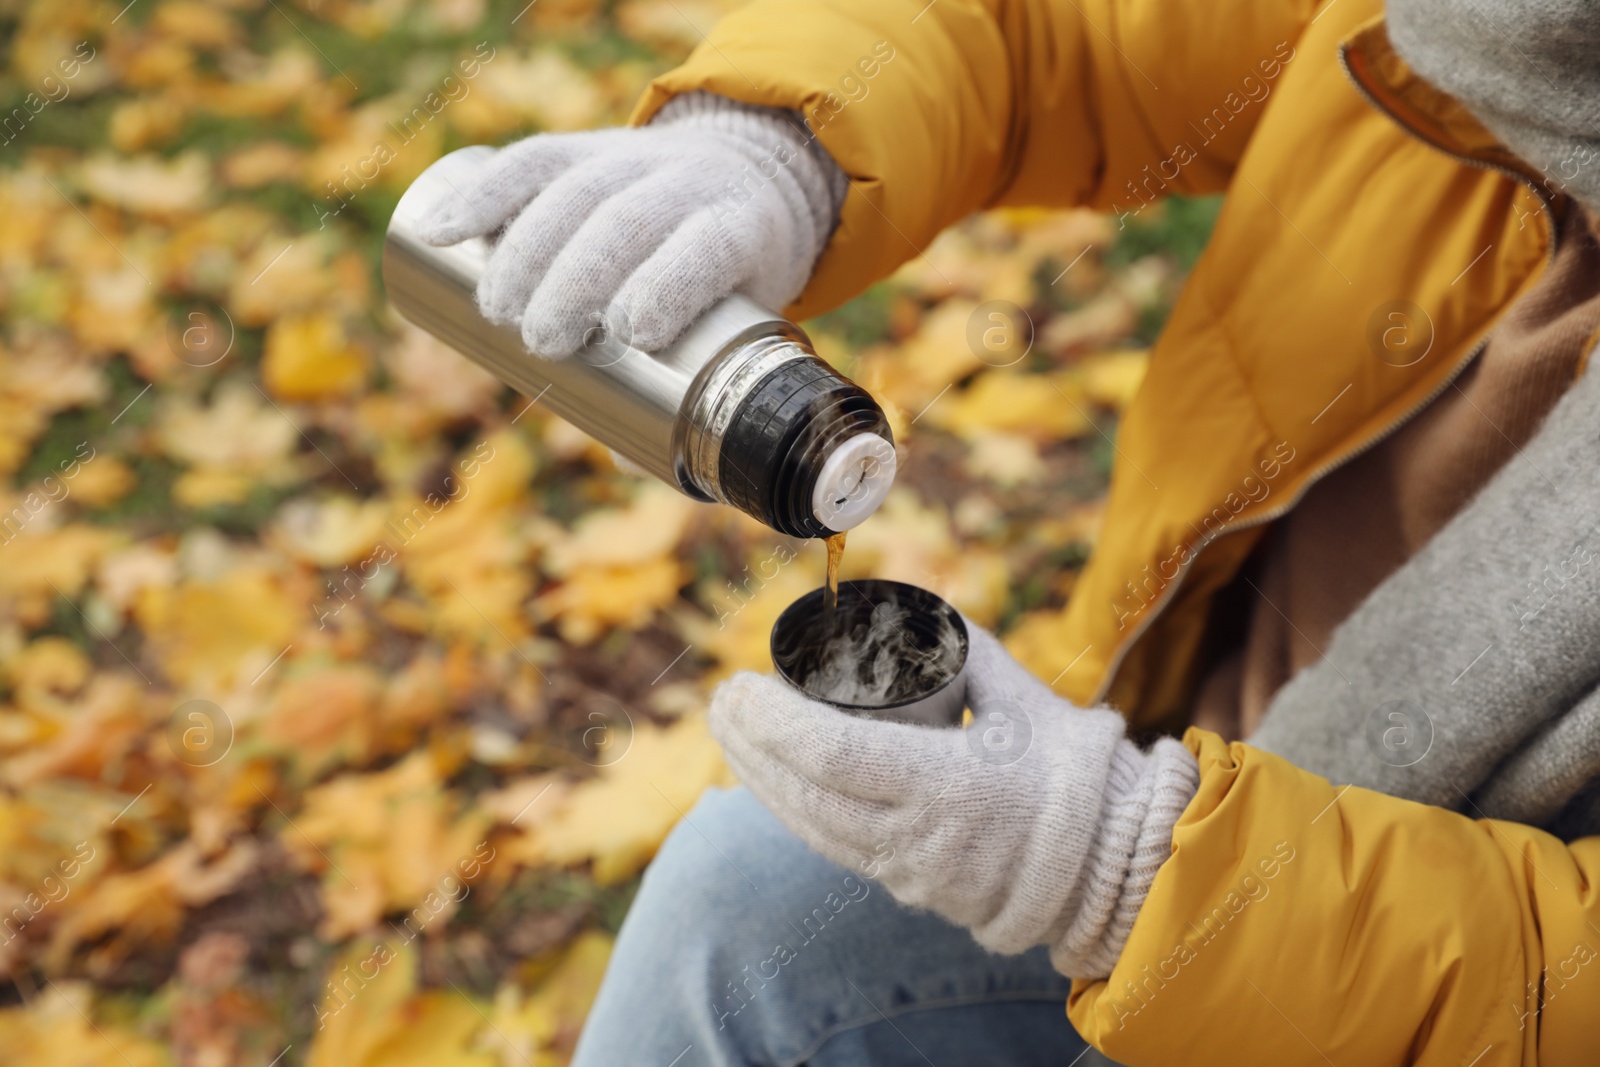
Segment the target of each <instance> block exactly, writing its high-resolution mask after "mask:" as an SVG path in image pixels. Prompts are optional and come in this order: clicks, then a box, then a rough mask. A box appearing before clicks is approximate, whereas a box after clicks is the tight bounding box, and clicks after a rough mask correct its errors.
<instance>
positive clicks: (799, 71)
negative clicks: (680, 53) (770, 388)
mask: <svg viewBox="0 0 1600 1067" xmlns="http://www.w3.org/2000/svg"><path fill="white" fill-rule="evenodd" d="M1316 7H1317V4H1316V2H1315V0H1225V3H1224V4H1223V5H1221V7H1220V8H1219V7H1218V5H1214V4H1199V3H1173V2H1171V0H935V2H933V3H929V2H928V0H756V2H754V3H751V4H749V5H747V6H745V7H742V8H739V9H738V10H736V11H734V12H732V13H731V14H729V15H728V16H727V17H726V18H724V19H723V20H722V21H721V22H719V23H718V24H717V25H716V26H715V27H714V28H713V29H712V30H711V31H710V32H709V33H708V34H707V35H706V38H705V40H704V41H703V42H702V43H701V45H700V46H699V47H697V48H696V49H695V50H694V52H693V53H692V54H691V55H690V56H689V58H688V60H687V61H686V62H685V63H684V64H683V65H682V66H680V67H678V68H677V69H675V70H672V71H669V72H668V73H666V74H664V75H662V76H661V77H659V78H657V79H656V80H655V81H654V82H653V83H652V84H651V86H650V88H649V90H648V91H647V92H646V93H645V95H644V98H643V99H642V100H641V101H640V102H639V105H638V107H637V108H636V109H635V111H634V115H633V121H634V122H635V123H644V122H647V121H649V120H650V118H651V116H653V115H654V114H655V113H656V111H657V110H659V109H660V108H661V107H662V106H663V105H664V104H665V103H666V102H667V101H668V100H670V99H671V98H673V97H674V96H677V95H680V94H683V93H688V92H693V91H695V90H707V91H709V92H713V93H716V94H717V95H719V96H723V97H726V98H728V99H731V100H738V101H741V102H743V103H746V104H754V105H760V106H765V107H775V108H784V109H790V110H794V111H798V112H799V113H800V114H801V115H803V116H804V118H805V120H806V123H807V124H808V125H809V127H810V129H811V132H812V133H813V134H814V135H815V136H816V137H817V138H818V139H819V140H820V141H821V142H822V144H823V145H824V147H825V148H826V149H827V151H828V154H829V155H830V156H831V157H832V158H833V159H834V160H836V161H837V162H838V164H839V166H840V167H841V168H842V169H843V170H844V172H845V173H846V174H847V175H849V176H850V179H851V186H852V192H851V195H850V196H849V197H848V198H847V199H846V202H845V205H844V210H843V212H842V215H841V219H840V224H839V228H838V230H837V232H836V233H835V234H834V238H833V241H832V242H831V243H830V245H829V248H828V250H827V251H826V252H824V254H823V256H822V259H821V261H820V262H819V263H818V266H817V271H816V274H815V275H814V276H813V278H812V280H811V283H810V285H809V286H808V287H807V288H806V291H805V292H804V293H802V294H801V296H800V298H799V300H798V301H797V302H796V303H795V304H794V305H793V306H792V307H791V308H790V309H789V310H790V314H791V315H795V316H798V317H805V316H809V315H813V314H816V313H818V312H820V311H824V310H827V309H828V308H830V307H833V306H835V305H837V304H839V303H842V302H843V301H844V300H846V299H848V298H849V297H851V296H853V295H855V294H856V293H857V292H859V291H861V290H862V289H864V288H865V287H866V286H867V285H869V284H870V283H871V282H873V281H875V280H877V279H879V278H882V277H884V276H885V275H887V274H888V273H889V272H890V271H892V270H893V269H894V268H895V267H897V266H898V265H899V264H900V263H902V262H904V261H905V260H907V259H910V258H911V257H913V256H915V255H917V254H919V253H920V252H921V251H922V250H923V249H925V248H926V247H927V246H928V244H929V242H930V241H932V239H933V237H934V235H935V234H937V233H938V232H939V231H940V230H941V229H943V228H944V227H945V226H947V225H949V224H950V223H952V222H954V221H955V220H957V219H960V218H962V217H963V216H965V215H967V214H969V213H971V212H972V211H975V210H977V209H980V208H984V207H989V206H993V205H1006V204H1013V205H1018V204H1027V205H1044V206H1069V205H1087V206H1092V207H1097V208H1101V209H1109V208H1110V207H1112V206H1113V205H1114V204H1115V203H1117V202H1118V201H1119V198H1121V199H1126V198H1127V196H1128V195H1129V192H1128V187H1129V185H1130V183H1134V182H1142V181H1156V183H1157V184H1158V185H1159V187H1160V188H1161V189H1163V190H1170V191H1172V192H1179V193H1200V192H1218V191H1221V190H1222V189H1224V188H1225V187H1226V186H1227V183H1228V179H1229V177H1230V176H1231V174H1232V172H1233V167H1234V165H1235V164H1236V163H1237V162H1238V160H1239V157H1240V156H1241V155H1242V154H1243V152H1244V148H1245V145H1246V144H1247V143H1248V141H1249V138H1250V134H1251V132H1252V131H1253V129H1254V126H1255V122H1256V119H1257V118H1258V117H1259V113H1260V110H1261V109H1259V108H1256V109H1248V110H1247V111H1246V113H1245V114H1244V115H1243V116H1242V117H1241V118H1240V120H1239V121H1237V122H1233V123H1230V124H1229V125H1228V126H1227V128H1226V130H1224V131H1223V132H1222V134H1221V135H1219V136H1217V137H1216V138H1214V139H1210V140H1207V141H1206V142H1205V144H1204V145H1203V146H1202V147H1200V148H1199V149H1198V151H1197V152H1196V153H1194V154H1193V156H1192V158H1191V157H1190V156H1185V157H1184V159H1183V161H1182V163H1181V164H1178V163H1176V162H1175V160H1174V159H1173V158H1172V157H1173V153H1174V148H1175V146H1176V145H1178V144H1180V143H1183V142H1185V141H1188V140H1192V139H1193V137H1194V135H1193V133H1192V130H1191V129H1190V127H1189V123H1190V122H1192V121H1195V120H1196V119H1197V117H1200V116H1203V115H1204V114H1205V113H1206V112H1205V109H1206V108H1207V107H1210V106H1212V105H1214V104H1220V103H1221V102H1223V101H1227V100H1230V99H1239V98H1241V94H1248V93H1252V92H1254V91H1257V90H1259V88H1260V87H1261V85H1262V84H1263V82H1264V81H1270V80H1271V78H1272V77H1273V76H1275V74H1276V72H1277V71H1278V70H1281V69H1282V66H1283V64H1285V63H1287V62H1288V61H1289V60H1291V59H1292V58H1293V56H1294V42H1295V40H1296V39H1297V38H1298V36H1299V34H1300V30H1301V29H1302V27H1303V26H1304V25H1305V24H1306V23H1307V21H1308V20H1310V19H1311V18H1312V16H1313V15H1314V13H1315V10H1316ZM1200 102H1204V103H1203V104H1202V103H1200ZM1163 163H1166V164H1171V165H1172V166H1173V167H1174V168H1175V169H1174V170H1172V171H1171V172H1170V173H1163V175H1162V177H1161V178H1160V179H1153V178H1150V177H1149V175H1151V174H1152V173H1153V171H1152V170H1151V168H1153V167H1157V166H1159V165H1162V164H1163Z"/></svg>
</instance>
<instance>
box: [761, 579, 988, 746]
mask: <svg viewBox="0 0 1600 1067" xmlns="http://www.w3.org/2000/svg"><path fill="white" fill-rule="evenodd" d="M967 643H968V638H967V628H966V624H965V623H964V622H963V621H962V618H961V614H960V613H959V612H957V611H956V610H955V609H954V608H952V607H951V606H950V605H949V604H946V603H945V602H944V601H943V600H941V599H939V598H938V597H937V596H935V595H934V594H932V593H930V592H928V591H927V590H926V589H919V588H917V587H916V586H914V585H907V584H905V583H903V582H890V581H884V580H881V579H868V580H864V581H852V582H841V583H839V605H838V608H837V609H836V610H835V611H833V612H829V611H828V610H827V608H826V607H825V606H824V603H823V590H821V589H817V590H813V591H812V592H810V593H807V594H806V595H805V596H803V597H801V598H800V599H799V600H796V601H795V602H794V603H793V604H791V605H789V607H788V608H787V609H785V610H784V613H783V614H782V615H781V616H779V617H778V621H777V622H776V623H775V624H774V625H773V627H772V660H773V663H774V664H775V665H776V666H777V668H778V673H779V675H780V676H781V677H782V678H783V679H784V680H785V681H787V682H788V683H789V684H790V685H792V686H794V687H795V688H796V689H798V690H800V692H802V693H804V694H806V695H807V696H809V697H812V698H814V699H816V700H822V701H825V702H826V703H829V704H832V705H833V706H835V707H837V708H839V709H841V710H843V711H848V712H852V713H855V714H859V715H866V716H870V717H874V718H884V719H896V720H901V721H907V722H918V723H923V724H926V725H930V726H949V725H954V724H955V723H956V722H958V721H959V720H960V717H961V711H962V708H963V707H964V706H965V698H966V686H965V679H964V671H965V667H966V661H967Z"/></svg>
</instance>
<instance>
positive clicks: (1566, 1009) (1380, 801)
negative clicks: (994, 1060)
mask: <svg viewBox="0 0 1600 1067" xmlns="http://www.w3.org/2000/svg"><path fill="white" fill-rule="evenodd" d="M1184 740H1185V743H1186V744H1187V745H1188V746H1189V748H1190V750H1191V751H1193V752H1194V753H1195V755H1196V757H1197V758H1198V760H1199V763H1200V773H1201V781H1200V791H1199V793H1198V795H1197V796H1196V798H1195V800H1194V801H1193V802H1192V803H1191V804H1190V806H1189V808H1188V809H1187V810H1186V811H1185V812H1184V814H1183V816H1182V818H1181V819H1180V820H1179V822H1178V825H1177V826H1176V828H1175V829H1174V833H1173V853H1172V857H1171V858H1170V859H1169V860H1168V861H1167V863H1166V864H1164V865H1163V866H1162V868H1161V870H1160V872H1159V873H1158V874H1157V876H1156V880H1155V883H1154V885H1153V886H1152V888H1151V891H1150V894H1149V896H1148V897H1147V898H1146V900H1145V903H1144V907H1143V909H1142V910H1141V911H1140V913H1139V917H1138V919H1137V921H1136V922H1135V924H1134V928H1133V932H1132V935H1131V936H1130V938H1129V940H1128V943H1127V946H1126V948H1125V949H1124V950H1123V953H1122V957H1121V959H1120V960H1119V961H1118V963H1117V965H1116V967H1115V969H1114V970H1113V971H1112V973H1111V975H1110V977H1109V978H1108V979H1106V980H1104V981H1096V982H1079V983H1077V984H1076V985H1075V986H1074V988H1073V991H1072V995H1071V999H1070V1001H1069V1003H1068V1014H1069V1015H1070V1016H1071V1018H1072V1021H1073V1022H1074V1023H1075V1024H1076V1025H1077V1027H1078V1028H1079V1030H1080V1031H1081V1032H1082V1033H1083V1034H1084V1036H1085V1037H1087V1038H1088V1039H1089V1040H1090V1041H1091V1042H1093V1043H1094V1044H1095V1045H1096V1046H1097V1047H1098V1048H1100V1049H1102V1050H1103V1051H1104V1052H1105V1053H1106V1054H1107V1055H1109V1056H1111V1057H1113V1058H1114V1059H1116V1060H1117V1061H1118V1062H1121V1063H1125V1064H1128V1065H1130V1067H1141V1065H1146V1064H1148V1065H1152V1067H1154V1065H1168V1064H1175V1063H1184V1064H1189V1065H1191V1067H1195V1065H1205V1064H1218V1065H1223V1064H1226V1065H1229V1067H1243V1065H1254V1064H1272V1065H1279V1064H1335V1065H1345V1064H1349V1065H1352V1067H1354V1065H1360V1067H1382V1065H1388V1064H1393V1065H1400V1064H1416V1065H1422V1067H1434V1065H1437V1067H1445V1065H1450V1067H1468V1065H1471V1067H1503V1065H1508V1064H1514V1065H1520V1067H1534V1065H1539V1067H1568V1065H1571V1067H1579V1065H1584V1064H1594V1063H1600V1011H1597V1010H1596V1005H1597V1004H1600V838H1586V839H1583V840H1580V841H1577V842H1575V843H1573V844H1571V845H1567V844H1563V843H1562V842H1561V841H1559V840H1557V839H1556V838H1554V837H1552V836H1550V835H1549V834H1546V833H1543V832H1541V831H1539V830H1535V829H1532V828H1530V827H1527V826H1522V825H1518V824H1514V823H1505V822H1497V821H1493V820H1488V819H1483V820H1473V819H1470V818H1467V817H1466V816H1463V815H1459V814H1456V813H1453V812H1450V811H1448V810H1445V809H1443V808H1437V807H1428V806H1425V805H1422V804H1416V803H1413V802H1411V801H1406V800H1400V799H1397V798H1395V797H1390V796H1386V795H1384V794H1381V793H1375V792H1370V791H1368V790H1364V789H1358V788H1354V787H1348V786H1346V787H1337V786H1333V785H1330V784H1329V783H1328V782H1327V780H1325V779H1323V778H1319V777H1317V776H1315V775H1313V774H1310V773H1308V772H1305V771H1302V770H1300V769H1298V768H1297V767H1295V766H1294V765H1293V764H1290V763H1288V762H1287V761H1285V760H1283V759H1280V758H1279V757H1277V756H1273V755H1270V754H1268V753H1265V752H1262V751H1261V750H1259V749H1255V748H1252V747H1250V746H1248V745H1244V744H1238V743H1235V744H1226V743H1224V742H1223V741H1222V740H1221V739H1220V738H1218V737H1217V736H1216V735H1214V734H1210V733H1207V732H1204V731H1200V730H1193V729H1191V730H1190V731H1189V733H1188V735H1187V736H1186V737H1185V739H1184Z"/></svg>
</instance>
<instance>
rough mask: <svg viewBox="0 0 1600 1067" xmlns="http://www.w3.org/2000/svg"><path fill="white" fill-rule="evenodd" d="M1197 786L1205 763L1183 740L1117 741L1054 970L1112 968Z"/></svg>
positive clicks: (1080, 973) (1101, 973) (1082, 974)
mask: <svg viewBox="0 0 1600 1067" xmlns="http://www.w3.org/2000/svg"><path fill="white" fill-rule="evenodd" d="M1199 789H1200V765H1199V764H1198V763H1197V762H1196V761H1195V758H1194V756H1193V755H1191V754H1190V752H1189V750H1188V749H1186V748H1184V747H1183V744H1182V743H1181V742H1179V741H1176V740H1174V739H1172V738H1163V739H1161V740H1160V741H1157V742H1156V743H1155V744H1154V745H1153V746H1151V748H1150V750H1149V751H1148V752H1141V751H1140V750H1139V747H1138V746H1137V745H1135V744H1134V743H1133V742H1131V741H1128V740H1123V741H1121V742H1119V743H1118V745H1117V748H1116V751H1115V752H1114V753H1113V754H1112V759H1111V767H1110V771H1109V773H1108V774H1107V776H1106V791H1105V799H1104V802H1103V806H1102V808H1101V814H1100V821H1099V833H1098V834H1097V836H1096V838H1095V842H1094V845H1093V846H1092V848H1091V850H1090V854H1089V858H1088V861H1087V862H1086V863H1085V865H1084V872H1083V877H1082V880H1081V882H1080V887H1079V891H1078V893H1077V894H1076V896H1077V906H1076V907H1075V908H1069V909H1068V911H1067V915H1068V916H1069V917H1070V921H1069V922H1067V923H1066V925H1065V929H1064V930H1062V931H1061V932H1060V934H1059V935H1057V936H1055V937H1054V938H1053V939H1052V942H1051V946H1050V960H1051V963H1052V964H1053V965H1054V966H1055V968H1056V970H1058V971H1060V972H1061V973H1062V974H1065V975H1068V976H1069V977H1072V978H1104V977H1105V976H1107V975H1109V974H1110V973H1111V969H1112V967H1114V966H1115V965H1116V962H1117V959H1118V957H1120V956H1121V955H1122V947H1123V946H1124V945H1125V944H1127V942H1128V934H1129V933H1130V932H1131V931H1132V930H1133V923H1134V920H1135V919H1137V918H1138V916H1139V909H1140V908H1141V907H1142V906H1143V905H1144V900H1145V897H1146V896H1148V895H1149V893H1150V884H1151V883H1152V882H1154V881H1155V877H1156V871H1158V870H1159V869H1160V868H1161V865H1162V864H1163V863H1165V862H1166V861H1167V859H1168V857H1170V856H1171V855H1172V828H1173V827H1174V826H1175V825H1177V822H1178V818H1179V817H1180V816H1181V815H1182V814H1183V812H1184V809H1185V808H1187V807H1188V806H1189V802H1190V801H1191V800H1193V799H1194V796H1195V793H1196V792H1198V791H1199Z"/></svg>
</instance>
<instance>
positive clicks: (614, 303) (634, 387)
mask: <svg viewBox="0 0 1600 1067" xmlns="http://www.w3.org/2000/svg"><path fill="white" fill-rule="evenodd" d="M847 188H848V181H847V179H846V178H845V176H844V174H843V172H841V171H840V170H839V168H838V167H837V166H836V165H835V164H834V163H833V161H832V160H831V159H829V158H828V156H827V154H826V153H825V152H824V151H823V150H822V149H821V148H820V146H818V145H816V144H815V143H814V141H813V140H812V139H811V138H810V136H809V135H808V134H807V132H806V130H805V127H804V125H803V123H801V121H800V119H799V117H798V116H797V115H793V114H790V113H787V112H783V111H778V110H772V109H764V108H752V107H747V106H744V105H740V104H734V103H732V102H730V101H727V100H723V99H720V98H718V97H715V96H711V95H709V94H705V93H695V94H690V95H689V96H685V97H680V98H678V99H675V100H673V101H672V102H670V103H669V104H668V105H667V106H666V107H664V108H663V109H662V110H661V112H660V113H659V114H658V115H657V116H656V118H655V119H654V121H653V122H652V123H651V124H650V125H649V126H647V127H644V128H625V129H610V130H597V131H593V132H588V133H570V134H546V135H540V136H535V137H530V138H527V139H526V140H523V141H520V142H517V143H515V144H512V145H510V146H509V147H506V148H503V149H500V150H498V151H493V150H491V149H488V148H467V149H462V150H461V151H458V152H455V153H452V154H451V155H449V156H446V157H445V158H443V159H441V160H439V161H438V162H437V163H435V164H434V165H433V166H432V167H430V168H429V169H428V171H427V172H425V173H424V174H423V175H422V176H421V177H420V178H418V179H417V181H416V182H415V183H414V184H413V185H412V187H411V188H410V189H409V190H407V192H406V194H405V196H404V197H403V198H402V199H401V202H400V204H399V206H398V207H397V208H396V210H395V213H394V216H393V219H392V220H391V222H390V224H389V232H388V236H387V238H386V241H385V245H384V279H385V282H386V285H387V287H388V291H389V297H390V299H391V301H393V303H394V305H395V306H396V307H397V308H398V309H399V310H400V312H401V313H402V314H404V315H405V316H406V317H407V318H408V319H410V320H412V321H413V322H415V323H416V324H417V325H419V326H421V327H423V328H424V329H426V330H428V331H429V332H430V333H433V334H434V335H436V336H438V337H439V338H441V339H442V340H444V341H446V342H447V343H449V344H450V345H452V346H453V347H455V348H457V349H459V350H460V351H461V352H462V353H463V354H465V355H467V356H469V357H471V358H472V359H474V360H476V361H477V362H479V363H481V364H483V365H484V366H485V367H487V368H488V369H489V370H490V371H492V372H493V373H494V374H495V375H497V376H498V377H500V378H501V379H503V380H505V381H507V382H509V383H510V384H512V385H514V386H516V387H517V388H518V389H519V390H521V391H522V392H524V393H526V394H527V395H529V396H533V397H537V398H538V399H539V401H540V403H541V404H542V405H544V406H546V407H548V408H549V409H551V410H553V411H555V412H557V413H558V414H560V415H562V416H564V417H565V418H567V419H568V420H569V421H571V422H573V423H574V424H575V425H577V426H578V427H579V428H581V429H583V430H584V431H585V432H587V433H589V434H590V435H591V436H593V437H595V438H596V439H598V440H600V441H601V442H603V443H604V444H606V445H608V446H610V447H611V448H612V450H613V451H614V452H616V453H619V454H620V455H621V456H622V457H623V458H624V459H626V460H629V461H631V462H632V463H634V464H635V465H637V466H638V467H640V468H642V469H643V470H645V471H646V472H648V473H650V474H652V475H655V476H656V477H658V478H660V479H661V480H663V481H665V482H667V483H668V484H669V485H673V486H676V487H677V488H679V489H681V490H682V491H684V492H685V493H687V494H689V495H690V496H693V497H696V498H699V499H706V500H712V499H715V500H721V501H723V502H725V503H728V504H731V505H733V506H734V507H737V508H739V509H740V510H742V511H745V512H747V513H748V514H750V515H752V516H754V517H756V518H757V519H759V520H761V521H762V522H764V523H766V524H767V525H768V526H771V527H772V528H773V529H775V530H778V531H779V532H781V533H785V534H789V535H791V536H797V537H821V536H826V535H828V534H830V533H834V532H837V531H843V530H848V529H850V528H851V527H853V526H855V525H857V524H858V523H860V522H861V521H862V520H863V519H865V518H866V517H867V516H868V515H870V514H872V512H873V511H875V510H876V509H877V507H878V505H879V504H881V503H882V501H883V498H884V496H885V494H886V493H887V492H888V488H889V485H890V483H891V482H892V481H893V479H894V472H895V453H894V447H893V443H892V442H893V438H892V435H891V433H890V431H889V427H888V423H887V421H886V420H885V419H884V416H883V412H882V410H881V409H880V408H879V407H878V405H877V403H876V402H874V401H873V399H872V398H871V397H870V396H868V395H867V393H866V392H865V391H863V390H862V389H860V388H859V387H858V386H856V385H855V384H854V383H852V382H850V381H849V380H848V379H846V378H844V377H843V376H841V375H839V374H838V373H836V372H835V371H834V370H832V368H830V367H829V366H828V365H827V364H826V363H824V362H822V360H820V359H818V358H817V357H816V355H815V353H814V352H813V351H812V349H811V346H810V342H809V340H808V339H807V338H806V336H805V334H804V333H803V332H802V331H801V330H800V329H799V328H798V327H796V326H795V325H793V324H792V323H789V322H787V321H785V320H784V319H783V318H782V317H781V316H780V315H778V314H776V313H775V312H773V311H771V310H769V309H771V308H782V307H784V306H785V305H787V304H788V303H789V302H790V301H792V300H793V299H794V298H795V297H796V296H798V295H799V293H800V291H801V289H802V288H803V287H804V285H805V282H806V279H807V278H808V277H809V276H810V274H811V270H812V267H813V266H814V265H815V263H816V260H817V257H818V256H819V255H820V254H821V252H822V249H823V247H824V245H826V243H827V240H828V237H829V235H830V234H831V233H832V231H833V227H834V225H835V223H836V221H837V219H838V215H839V207H840V204H841V203H842V201H843V199H844V195H845V192H846V189H847Z"/></svg>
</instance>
